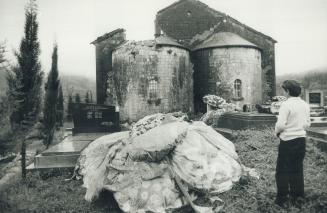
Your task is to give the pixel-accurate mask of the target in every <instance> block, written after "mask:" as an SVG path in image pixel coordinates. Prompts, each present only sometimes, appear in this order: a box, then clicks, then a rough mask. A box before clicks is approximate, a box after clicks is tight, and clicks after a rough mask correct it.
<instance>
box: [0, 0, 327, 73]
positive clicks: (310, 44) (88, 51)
mask: <svg viewBox="0 0 327 213" xmlns="http://www.w3.org/2000/svg"><path fill="white" fill-rule="evenodd" d="M26 2H27V1H26V0H0V41H3V40H6V45H7V50H8V54H7V57H9V58H10V59H11V60H13V54H12V52H13V50H17V49H18V47H19V44H20V40H21V39H22V36H23V27H24V22H25V17H24V6H25V4H26ZM173 2H176V0H38V1H37V3H38V7H39V15H38V22H39V39H40V43H41V51H42V53H41V63H42V67H43V69H44V71H45V72H48V71H49V69H50V66H51V53H52V48H53V43H54V41H57V43H58V46H59V50H58V53H59V69H60V70H59V71H60V72H61V73H65V74H75V75H84V76H89V77H92V78H95V48H94V46H93V45H91V44H90V42H91V41H93V40H95V39H96V37H98V36H101V35H103V34H104V33H107V32H110V31H112V30H115V29H117V28H124V29H126V33H127V39H129V40H146V39H153V37H154V36H153V34H154V19H155V15H156V12H157V11H159V10H160V9H162V8H164V7H166V6H168V5H170V4H172V3H173ZM202 2H203V3H205V4H207V5H209V6H210V7H211V8H213V9H215V10H218V11H221V12H224V13H226V14H228V15H230V16H232V17H233V18H235V19H237V20H239V21H240V22H242V23H244V24H246V25H248V26H250V27H252V28H254V29H256V30H258V31H260V32H262V33H264V34H266V35H268V36H271V37H273V38H274V39H275V40H277V42H278V43H277V44H276V47H275V48H276V73H277V75H280V74H285V73H296V72H302V71H306V70H312V69H316V68H327V0H202Z"/></svg>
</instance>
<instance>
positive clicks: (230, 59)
mask: <svg viewBox="0 0 327 213" xmlns="http://www.w3.org/2000/svg"><path fill="white" fill-rule="evenodd" d="M192 57H194V58H196V60H197V64H195V66H194V79H197V81H195V82H194V92H195V94H194V104H195V106H194V108H195V111H196V112H205V111H206V106H205V105H204V103H203V101H202V97H203V96H205V95H207V94H215V95H218V96H221V97H223V98H225V99H226V100H228V101H231V102H233V103H235V104H236V105H238V106H239V107H242V106H243V104H256V103H261V102H262V70H261V52H260V50H258V49H255V48H246V47H229V48H209V49H202V50H198V51H196V52H194V53H193V54H192ZM237 79H239V80H241V97H237V96H236V94H235V88H234V87H235V81H236V80H237ZM203 85H206V86H203Z"/></svg>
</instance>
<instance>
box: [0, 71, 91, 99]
mask: <svg viewBox="0 0 327 213" xmlns="http://www.w3.org/2000/svg"><path fill="white" fill-rule="evenodd" d="M45 79H46V78H45ZM45 79H44V80H45ZM60 80H61V84H62V89H63V93H64V97H65V101H66V100H67V99H66V97H68V94H69V93H72V94H73V95H74V94H76V93H79V94H80V96H81V99H82V101H83V100H84V97H85V94H86V92H87V91H89V90H90V91H91V92H92V96H93V101H94V102H95V101H96V92H95V91H96V90H95V87H96V85H95V79H92V78H87V77H84V76H77V75H61V76H60ZM6 89H7V82H6V72H5V71H4V70H0V96H2V95H5V92H6Z"/></svg>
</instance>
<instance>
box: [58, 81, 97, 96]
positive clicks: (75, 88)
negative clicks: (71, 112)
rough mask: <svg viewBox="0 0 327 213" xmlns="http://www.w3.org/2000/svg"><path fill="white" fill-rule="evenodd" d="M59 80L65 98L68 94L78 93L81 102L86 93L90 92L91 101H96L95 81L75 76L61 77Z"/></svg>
mask: <svg viewBox="0 0 327 213" xmlns="http://www.w3.org/2000/svg"><path fill="white" fill-rule="evenodd" d="M60 79H61V84H62V89H63V93H64V97H67V96H68V94H70V93H71V94H76V93H79V94H80V96H81V98H82V100H84V97H85V94H86V92H87V91H91V92H92V96H93V101H95V100H96V89H95V87H96V85H95V79H92V78H87V77H84V76H77V75H62V76H61V77H60Z"/></svg>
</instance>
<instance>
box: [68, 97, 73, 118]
mask: <svg viewBox="0 0 327 213" xmlns="http://www.w3.org/2000/svg"><path fill="white" fill-rule="evenodd" d="M72 115H73V96H72V94H69V95H68V104H67V119H68V120H71V119H72Z"/></svg>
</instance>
